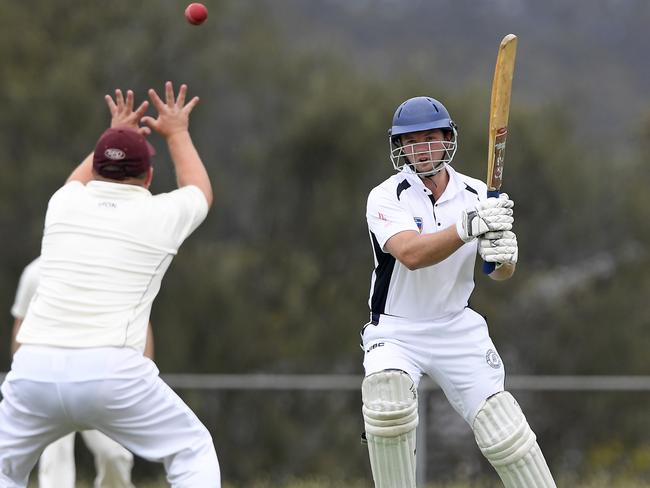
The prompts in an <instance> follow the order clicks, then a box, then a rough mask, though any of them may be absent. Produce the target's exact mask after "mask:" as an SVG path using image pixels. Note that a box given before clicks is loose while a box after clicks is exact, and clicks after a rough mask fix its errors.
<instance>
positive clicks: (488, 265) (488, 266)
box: [483, 190, 499, 275]
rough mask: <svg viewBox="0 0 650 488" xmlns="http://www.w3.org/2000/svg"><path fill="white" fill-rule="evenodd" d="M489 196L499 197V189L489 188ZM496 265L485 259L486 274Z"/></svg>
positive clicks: (484, 271) (484, 270) (484, 268)
mask: <svg viewBox="0 0 650 488" xmlns="http://www.w3.org/2000/svg"><path fill="white" fill-rule="evenodd" d="M487 196H488V198H491V197H494V198H499V190H488V192H487ZM495 267H496V264H494V263H488V262H487V261H483V273H485V274H486V275H489V274H490V273H492V271H494V268H495Z"/></svg>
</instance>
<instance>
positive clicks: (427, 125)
mask: <svg viewBox="0 0 650 488" xmlns="http://www.w3.org/2000/svg"><path fill="white" fill-rule="evenodd" d="M433 129H441V130H443V131H445V132H447V131H449V132H451V133H452V136H453V137H452V139H451V140H450V141H447V142H444V143H442V144H441V146H442V147H443V148H444V149H445V157H444V158H443V159H440V160H438V164H436V165H435V167H434V169H433V170H431V171H428V172H427V173H426V175H432V174H435V173H437V172H438V171H440V170H441V169H442V168H443V167H444V165H445V164H448V163H450V162H451V160H452V158H453V157H454V154H455V153H456V143H457V137H458V132H457V128H456V124H454V122H453V121H452V120H451V117H450V116H449V112H448V111H447V109H446V108H445V106H444V105H443V104H442V103H440V102H439V101H438V100H436V99H435V98H431V97H414V98H409V99H408V100H406V101H405V102H404V103H402V104H401V105H400V106H399V107H397V110H396V111H395V115H393V125H392V127H391V128H390V130H389V131H388V134H389V142H390V156H391V161H392V162H393V167H394V168H395V169H396V170H398V171H399V170H401V169H402V168H403V167H404V166H405V165H407V164H409V165H411V167H412V169H413V170H414V171H416V172H418V170H417V165H413V164H412V163H409V162H408V159H407V158H406V156H405V153H404V147H402V144H401V141H400V136H401V135H403V134H409V133H411V132H419V131H423V130H433ZM430 149H432V148H431V147H430ZM420 174H422V175H423V176H425V174H424V173H420Z"/></svg>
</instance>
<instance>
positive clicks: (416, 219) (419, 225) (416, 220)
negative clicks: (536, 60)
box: [413, 217, 424, 234]
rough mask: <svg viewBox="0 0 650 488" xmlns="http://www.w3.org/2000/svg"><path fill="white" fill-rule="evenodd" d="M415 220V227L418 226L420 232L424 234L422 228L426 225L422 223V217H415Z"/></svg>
mask: <svg viewBox="0 0 650 488" xmlns="http://www.w3.org/2000/svg"><path fill="white" fill-rule="evenodd" d="M413 220H415V225H417V226H418V231H419V232H420V234H422V226H423V225H424V224H423V223H422V217H413Z"/></svg>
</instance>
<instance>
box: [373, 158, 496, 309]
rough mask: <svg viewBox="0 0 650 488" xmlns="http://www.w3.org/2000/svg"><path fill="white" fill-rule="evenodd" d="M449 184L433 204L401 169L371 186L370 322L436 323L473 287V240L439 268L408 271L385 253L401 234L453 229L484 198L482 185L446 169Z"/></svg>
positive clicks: (419, 183) (465, 302)
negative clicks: (391, 319)
mask: <svg viewBox="0 0 650 488" xmlns="http://www.w3.org/2000/svg"><path fill="white" fill-rule="evenodd" d="M446 171H447V172H448V173H449V183H448V184H447V188H446V189H445V191H444V193H443V194H442V195H441V196H440V199H439V200H438V201H434V199H433V195H432V193H431V191H430V190H429V189H428V188H427V187H426V186H424V183H423V182H422V180H421V179H420V177H419V176H417V175H416V174H414V173H413V171H412V170H411V169H410V168H408V167H406V168H404V169H403V170H402V171H401V172H399V173H397V174H395V175H393V176H391V177H390V178H388V179H387V180H386V181H384V182H383V183H381V184H380V185H378V186H377V187H375V188H373V189H372V191H371V192H370V195H369V196H368V205H367V210H366V219H367V221H368V230H369V233H370V241H371V243H372V249H373V254H374V261H375V269H374V271H373V274H372V280H371V285H370V299H369V300H368V304H369V306H370V310H371V315H372V319H373V321H375V320H378V319H379V317H380V315H382V314H384V315H392V316H396V317H403V318H407V319H411V320H429V319H439V318H442V317H445V316H449V315H453V314H456V313H458V312H460V311H461V310H462V309H463V308H465V307H466V306H467V305H468V303H469V297H470V295H471V294H472V290H473V289H474V264H475V260H476V254H477V242H476V240H475V241H473V242H470V243H466V244H464V245H463V246H461V247H460V249H458V250H457V251H456V252H455V253H453V254H452V255H451V256H449V257H448V258H447V259H445V260H443V261H441V262H440V263H438V264H435V265H432V266H428V267H426V268H422V269H417V270H413V271H411V270H409V269H408V268H407V267H406V266H404V265H403V264H402V263H400V262H399V261H398V260H396V259H395V258H394V257H393V256H392V255H391V254H390V253H388V252H387V251H385V249H384V246H385V244H386V241H387V240H388V239H389V238H390V237H392V236H394V235H395V234H397V233H398V232H402V231H405V230H414V231H417V232H420V233H422V234H430V233H434V232H439V231H441V230H443V229H445V228H447V227H449V226H451V225H455V224H456V221H457V220H458V219H459V217H460V214H461V212H462V211H463V210H464V209H466V208H469V207H473V206H475V205H476V203H477V202H478V201H479V199H481V200H483V199H485V198H487V186H486V185H485V183H483V182H482V181H479V180H477V179H474V178H470V177H468V176H465V175H462V174H460V173H458V172H456V171H455V170H454V169H453V168H452V167H451V166H446Z"/></svg>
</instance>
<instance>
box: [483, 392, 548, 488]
mask: <svg viewBox="0 0 650 488" xmlns="http://www.w3.org/2000/svg"><path fill="white" fill-rule="evenodd" d="M473 429H474V435H475V437H476V443H477V444H478V447H479V448H480V449H481V452H482V453H483V455H484V456H485V457H486V459H487V460H488V461H490V464H492V466H494V469H495V470H496V472H497V473H498V475H499V477H500V478H501V481H503V484H504V486H505V487H506V488H555V482H554V481H553V476H552V475H551V472H550V471H549V469H548V466H547V464H546V460H545V459H544V455H543V454H542V451H541V450H540V448H539V445H538V444H537V441H536V437H535V434H534V433H533V431H532V430H531V428H530V426H529V425H528V422H527V421H526V417H524V414H523V412H522V411H521V408H519V404H518V403H517V401H516V400H515V399H514V398H513V396H512V395H511V394H510V393H508V392H507V391H502V392H500V393H497V394H496V395H494V396H492V397H490V398H488V400H487V401H486V402H485V405H484V406H483V408H482V409H481V410H480V411H479V413H478V414H477V415H476V419H475V420H474V425H473Z"/></svg>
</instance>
